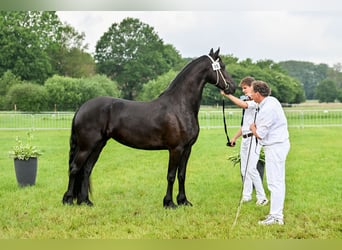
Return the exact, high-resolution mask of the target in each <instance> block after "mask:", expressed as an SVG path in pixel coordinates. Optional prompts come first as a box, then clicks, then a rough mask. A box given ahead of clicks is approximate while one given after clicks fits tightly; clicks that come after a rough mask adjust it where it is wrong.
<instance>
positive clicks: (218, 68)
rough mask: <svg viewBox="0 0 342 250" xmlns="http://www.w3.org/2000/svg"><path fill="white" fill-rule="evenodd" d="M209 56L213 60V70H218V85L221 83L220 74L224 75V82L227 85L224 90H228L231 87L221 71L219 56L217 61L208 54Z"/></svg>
mask: <svg viewBox="0 0 342 250" xmlns="http://www.w3.org/2000/svg"><path fill="white" fill-rule="evenodd" d="M207 57H209V59H210V61H211V62H212V64H211V66H212V68H213V70H214V71H215V72H216V79H217V81H216V84H215V85H216V86H217V85H218V84H219V81H220V76H221V77H222V80H223V82H224V86H225V89H224V91H226V90H228V89H229V84H228V83H227V81H226V79H225V78H224V77H223V74H222V72H221V66H220V63H219V60H220V59H219V58H217V59H216V61H214V59H213V58H212V57H211V56H209V55H207Z"/></svg>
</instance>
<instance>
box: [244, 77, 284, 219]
mask: <svg viewBox="0 0 342 250" xmlns="http://www.w3.org/2000/svg"><path fill="white" fill-rule="evenodd" d="M270 94H271V90H270V88H269V86H268V85H267V83H265V82H263V81H254V82H253V83H252V91H251V98H252V99H253V100H254V101H255V102H256V103H258V104H259V111H258V114H257V117H256V121H255V123H252V125H251V126H250V129H251V131H252V133H253V134H254V136H256V137H257V139H258V142H259V143H260V145H262V146H263V148H264V153H265V166H266V179H267V186H268V189H269V191H270V193H271V197H270V213H269V215H268V216H267V217H266V218H265V220H262V221H259V224H262V225H272V224H279V225H283V224H284V215H283V209H284V201H285V161H286V157H287V154H288V152H289V150H290V141H289V132H288V128H287V120H286V116H285V113H284V110H283V108H282V106H281V104H280V103H279V101H278V100H277V99H276V98H275V97H272V96H270Z"/></svg>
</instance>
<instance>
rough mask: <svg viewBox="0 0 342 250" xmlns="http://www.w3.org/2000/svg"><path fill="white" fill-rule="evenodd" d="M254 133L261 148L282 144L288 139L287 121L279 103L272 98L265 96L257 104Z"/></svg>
mask: <svg viewBox="0 0 342 250" xmlns="http://www.w3.org/2000/svg"><path fill="white" fill-rule="evenodd" d="M255 124H256V133H257V134H258V136H259V137H260V140H259V143H260V144H261V145H263V146H269V145H273V144H275V143H282V142H285V141H287V140H288V139H289V132H288V128H287V119H286V116H285V113H284V110H283V108H282V106H281V104H280V102H279V101H278V100H277V99H276V98H274V97H273V96H267V97H266V98H264V100H262V102H261V103H259V112H258V114H257V117H256V122H255Z"/></svg>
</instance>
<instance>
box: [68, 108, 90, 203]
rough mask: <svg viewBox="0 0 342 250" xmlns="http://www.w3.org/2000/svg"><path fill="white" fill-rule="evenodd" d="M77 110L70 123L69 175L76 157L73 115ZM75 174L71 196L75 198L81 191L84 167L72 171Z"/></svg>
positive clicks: (77, 148)
mask: <svg viewBox="0 0 342 250" xmlns="http://www.w3.org/2000/svg"><path fill="white" fill-rule="evenodd" d="M76 114H77V111H76V113H75V115H74V118H73V119H72V124H71V135H70V150H69V175H70V173H71V171H72V168H73V167H74V164H73V161H74V159H75V157H76V154H77V152H78V150H79V146H78V144H77V135H76V130H75V117H76ZM74 174H75V176H74V178H75V182H74V188H73V198H77V195H78V194H79V193H80V192H81V189H82V181H83V179H84V168H80V169H78V171H77V172H76V173H74ZM88 188H89V193H91V190H92V189H91V181H90V179H89V186H88Z"/></svg>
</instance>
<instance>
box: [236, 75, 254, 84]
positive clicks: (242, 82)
mask: <svg viewBox="0 0 342 250" xmlns="http://www.w3.org/2000/svg"><path fill="white" fill-rule="evenodd" d="M254 81H255V79H254V78H253V77H251V76H247V77H245V78H243V79H242V80H241V82H240V86H242V85H243V84H245V85H248V86H252V82H254Z"/></svg>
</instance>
